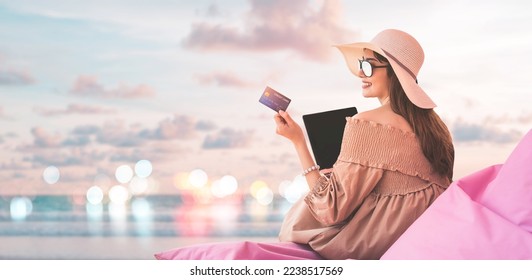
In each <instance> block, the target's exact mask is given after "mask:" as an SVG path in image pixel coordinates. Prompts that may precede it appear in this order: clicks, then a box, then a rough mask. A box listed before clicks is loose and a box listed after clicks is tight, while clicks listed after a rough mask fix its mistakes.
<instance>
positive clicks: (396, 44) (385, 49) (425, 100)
mask: <svg viewBox="0 0 532 280" xmlns="http://www.w3.org/2000/svg"><path fill="white" fill-rule="evenodd" d="M336 47H337V48H338V49H340V51H341V52H342V54H343V55H344V57H345V60H346V62H347V65H348V66H349V69H350V70H351V72H353V74H355V75H356V74H357V73H358V71H359V70H358V61H357V58H362V57H363V56H364V49H370V50H373V51H375V52H377V53H379V54H381V55H382V56H384V57H386V58H387V59H388V61H389V62H390V65H391V66H392V68H393V71H394V72H395V74H396V75H397V78H398V79H399V82H400V83H401V86H402V87H403V89H404V90H405V93H406V96H408V99H410V101H412V103H414V104H415V105H416V106H418V107H420V108H424V109H432V108H434V107H436V104H435V103H434V102H433V101H432V99H430V97H429V96H428V95H427V94H426V93H425V91H424V90H423V89H422V88H421V87H420V86H419V85H418V84H417V75H418V73H419V69H420V68H421V65H423V60H424V59H425V54H424V53H423V49H422V48H421V45H419V43H418V42H417V40H416V39H414V37H412V36H411V35H410V34H408V33H405V32H403V31H400V30H396V29H387V30H384V31H382V32H380V33H379V34H377V36H375V38H373V40H371V42H369V43H367V42H360V43H353V44H345V45H337V46H336Z"/></svg>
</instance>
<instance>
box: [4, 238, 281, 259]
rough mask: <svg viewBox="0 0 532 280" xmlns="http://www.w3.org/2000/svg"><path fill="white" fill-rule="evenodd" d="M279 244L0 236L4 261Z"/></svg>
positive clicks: (131, 256) (149, 255)
mask: <svg viewBox="0 0 532 280" xmlns="http://www.w3.org/2000/svg"><path fill="white" fill-rule="evenodd" d="M238 240H247V241H257V242H270V241H276V240H277V238H275V237H270V238H268V237H259V238H254V237H249V238H241V237H223V238H203V237H197V238H194V237H192V238H182V237H0V244H2V249H1V250H0V259H2V260H155V258H154V256H153V255H154V254H155V253H157V252H161V251H165V250H169V249H172V248H175V247H180V246H187V245H192V244H200V243H208V242H226V241H238Z"/></svg>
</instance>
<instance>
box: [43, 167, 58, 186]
mask: <svg viewBox="0 0 532 280" xmlns="http://www.w3.org/2000/svg"><path fill="white" fill-rule="evenodd" d="M42 177H43V179H44V181H45V182H46V183H48V184H50V185H53V184H55V183H57V181H59V177H60V173H59V169H58V168H57V167H55V166H53V165H51V166H48V167H46V168H45V169H44V171H43V173H42Z"/></svg>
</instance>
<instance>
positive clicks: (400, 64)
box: [382, 50, 417, 84]
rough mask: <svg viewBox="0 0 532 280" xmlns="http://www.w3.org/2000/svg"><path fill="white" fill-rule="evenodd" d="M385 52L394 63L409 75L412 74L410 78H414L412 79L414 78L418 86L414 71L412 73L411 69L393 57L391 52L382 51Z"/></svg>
mask: <svg viewBox="0 0 532 280" xmlns="http://www.w3.org/2000/svg"><path fill="white" fill-rule="evenodd" d="M382 51H383V52H384V54H386V56H387V57H389V58H391V59H393V61H395V63H397V64H399V66H401V68H403V69H404V70H405V71H406V72H407V73H408V74H410V76H412V78H414V80H415V81H416V84H417V78H416V75H414V73H413V72H412V71H410V69H408V68H407V67H406V66H405V65H404V64H403V63H401V62H400V61H399V60H398V59H397V58H395V56H393V55H391V54H390V53H389V52H387V51H385V50H382Z"/></svg>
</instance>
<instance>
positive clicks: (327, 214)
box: [305, 162, 384, 226]
mask: <svg viewBox="0 0 532 280" xmlns="http://www.w3.org/2000/svg"><path fill="white" fill-rule="evenodd" d="M383 173H384V170H383V169H379V168H372V167H368V166H363V165H360V164H354V163H347V162H337V163H336V165H335V166H334V169H333V173H332V174H331V176H330V178H327V177H325V176H322V177H321V178H320V179H319V180H318V183H317V184H316V186H315V187H314V188H313V189H312V190H311V191H310V192H309V193H308V194H307V196H306V197H305V202H306V204H307V205H308V207H309V210H310V212H311V213H312V215H313V216H314V218H315V219H316V220H317V221H319V222H320V223H321V224H323V225H324V226H331V225H336V224H340V223H342V222H343V221H345V220H346V219H347V218H349V217H350V216H351V214H352V213H353V212H354V211H356V209H357V208H358V207H359V206H360V205H361V204H362V202H363V201H364V199H365V198H366V197H367V196H368V195H369V194H370V193H371V191H372V190H373V189H374V188H375V186H376V185H377V183H378V182H379V180H380V179H381V178H382V175H383Z"/></svg>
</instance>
